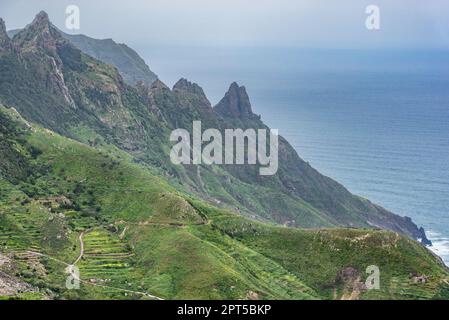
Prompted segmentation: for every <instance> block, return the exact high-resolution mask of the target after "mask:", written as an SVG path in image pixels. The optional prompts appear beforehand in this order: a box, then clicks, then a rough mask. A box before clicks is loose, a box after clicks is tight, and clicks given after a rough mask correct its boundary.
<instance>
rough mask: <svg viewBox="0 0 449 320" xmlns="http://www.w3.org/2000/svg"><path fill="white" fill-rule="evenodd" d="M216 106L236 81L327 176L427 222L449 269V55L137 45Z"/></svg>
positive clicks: (162, 71)
mask: <svg viewBox="0 0 449 320" xmlns="http://www.w3.org/2000/svg"><path fill="white" fill-rule="evenodd" d="M138 51H139V53H141V54H142V55H143V56H144V58H145V60H146V61H147V63H148V64H149V65H150V67H151V68H152V70H153V71H155V72H156V73H157V74H158V75H159V77H160V78H161V80H162V81H164V82H165V83H166V84H167V85H170V86H172V85H173V84H174V83H175V82H176V81H177V80H178V79H179V78H181V77H185V78H187V79H189V80H190V81H193V82H197V83H198V84H199V85H201V86H202V87H203V89H204V91H205V92H206V94H207V95H208V97H209V99H210V100H211V102H212V103H213V104H215V103H217V102H218V101H219V100H220V99H221V97H222V96H223V95H224V93H225V92H226V90H227V88H228V86H229V84H230V83H231V82H233V81H237V82H238V83H239V84H240V85H245V86H246V88H247V91H248V94H249V95H250V98H251V102H252V105H253V111H254V112H255V113H258V114H261V115H262V120H264V121H265V122H266V123H267V124H268V125H269V126H270V127H272V128H277V129H279V132H280V134H281V135H283V136H285V137H286V138H287V139H288V141H289V142H290V143H291V144H292V145H293V147H294V148H295V149H296V150H297V152H298V153H299V155H300V156H301V157H302V158H303V159H304V160H306V161H308V162H310V163H311V165H312V166H314V167H315V168H316V169H318V170H319V171H320V172H321V173H323V174H325V175H327V176H329V177H331V178H333V179H335V180H337V181H338V182H340V183H342V184H343V185H344V186H346V187H347V188H348V189H349V190H350V191H351V192H353V193H355V194H358V195H361V196H363V197H366V198H368V199H370V200H372V201H373V202H375V203H377V204H380V205H382V206H383V207H385V208H387V209H389V210H391V211H392V212H394V213H396V214H399V215H402V216H409V217H411V218H412V219H413V220H414V221H415V223H417V224H418V225H419V226H423V227H424V228H425V230H426V231H427V234H428V236H429V238H430V239H431V240H432V242H433V247H432V248H431V249H432V250H433V251H434V252H435V253H437V254H438V255H439V256H441V257H442V258H443V259H444V261H445V262H446V264H448V265H449V51H421V50H326V49H299V48H179V47H158V48H154V47H149V48H148V47H143V48H138Z"/></svg>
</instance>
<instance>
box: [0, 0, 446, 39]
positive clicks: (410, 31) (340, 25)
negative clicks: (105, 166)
mask: <svg viewBox="0 0 449 320" xmlns="http://www.w3.org/2000/svg"><path fill="white" fill-rule="evenodd" d="M330 2H332V3H330ZM69 4H76V5H78V6H79V7H80V9H81V30H80V33H84V34H88V35H91V36H94V37H100V38H113V39H115V40H117V41H120V42H126V43H128V44H130V45H137V46H142V45H145V44H147V45H148V44H151V45H184V46H185V45H192V46H263V45H266V46H289V47H334V48H335V47H338V48H363V47H413V48H435V47H437V48H448V47H449V2H448V1H447V0H428V1H422V0H369V1H366V0H341V1H329V0H302V1H299V0H296V1H295V0H128V1H118V0H95V1H93V0H71V1H66V0H39V1H38V0H2V1H1V2H0V16H1V17H2V18H4V19H5V20H6V23H7V27H8V28H9V29H14V28H20V27H23V26H24V25H26V24H27V23H28V22H30V21H31V19H32V18H33V16H34V15H35V14H36V13H37V12H38V11H40V10H42V9H43V10H45V11H47V12H48V13H49V15H50V18H51V19H52V21H53V22H54V23H55V24H56V25H57V26H58V27H60V28H61V29H62V30H64V21H65V7H66V6H67V5H69ZM370 4H375V5H378V6H379V7H380V9H381V30H380V31H376V32H372V31H371V32H370V31H368V30H367V29H366V28H365V19H366V14H365V8H366V7H367V6H368V5H370ZM64 31H67V30H64Z"/></svg>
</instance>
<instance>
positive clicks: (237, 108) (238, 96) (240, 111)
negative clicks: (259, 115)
mask: <svg viewBox="0 0 449 320" xmlns="http://www.w3.org/2000/svg"><path fill="white" fill-rule="evenodd" d="M214 110H215V111H216V112H217V113H218V114H220V115H222V116H225V117H233V118H239V119H250V118H253V117H255V115H254V114H253V111H252V108H251V102H250V100H249V96H248V93H247V92H246V88H245V87H243V86H242V87H239V85H238V84H237V83H236V82H234V83H232V84H231V86H230V87H229V90H228V92H226V94H225V96H224V97H223V99H221V101H220V102H219V103H218V104H217V105H216V106H215V107H214Z"/></svg>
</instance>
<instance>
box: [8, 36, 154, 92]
mask: <svg viewBox="0 0 449 320" xmlns="http://www.w3.org/2000/svg"><path fill="white" fill-rule="evenodd" d="M19 32H20V30H10V31H8V35H9V37H10V38H13V37H14V36H15V35H16V34H17V33H19ZM59 32H60V34H61V35H62V36H63V37H64V38H65V39H67V40H69V41H70V42H71V43H72V44H73V45H74V46H75V47H77V48H78V49H80V50H81V51H82V52H84V53H86V54H87V55H89V56H91V57H93V58H95V59H97V60H100V61H102V62H104V63H107V64H110V65H113V66H115V67H116V68H117V69H118V70H119V72H120V74H121V76H122V77H123V79H124V81H125V82H126V83H128V84H129V85H135V84H137V83H138V82H139V81H142V82H143V83H145V84H147V85H151V84H152V83H153V82H154V81H156V79H157V75H156V74H154V72H153V71H151V70H150V68H149V67H148V65H147V64H146V63H145V61H144V60H143V59H142V58H141V57H140V56H139V55H138V54H137V52H135V51H134V50H133V49H131V48H129V47H128V46H127V45H126V44H120V43H116V42H115V41H114V40H112V39H103V40H99V39H94V38H90V37H88V36H85V35H81V34H80V35H73V34H67V33H64V32H62V31H59Z"/></svg>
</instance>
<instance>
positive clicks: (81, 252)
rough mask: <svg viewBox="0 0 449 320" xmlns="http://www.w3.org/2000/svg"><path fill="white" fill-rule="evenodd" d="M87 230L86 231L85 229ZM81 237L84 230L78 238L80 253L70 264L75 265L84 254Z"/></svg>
mask: <svg viewBox="0 0 449 320" xmlns="http://www.w3.org/2000/svg"><path fill="white" fill-rule="evenodd" d="M86 232H88V231H86ZM83 237H84V231H83V232H81V234H80V237H79V240H80V255H79V256H78V258H77V259H76V260H75V262H74V263H73V264H72V265H76V264H77V263H78V262H80V261H81V259H82V258H83V256H84V241H83Z"/></svg>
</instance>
